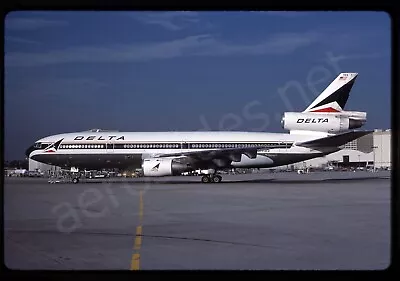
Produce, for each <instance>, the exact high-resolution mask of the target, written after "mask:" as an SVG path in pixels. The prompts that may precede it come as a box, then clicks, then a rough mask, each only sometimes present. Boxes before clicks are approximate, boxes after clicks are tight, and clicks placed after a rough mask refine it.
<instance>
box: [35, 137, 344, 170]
mask: <svg viewBox="0 0 400 281" xmlns="http://www.w3.org/2000/svg"><path fill="white" fill-rule="evenodd" d="M320 137H322V136H321V135H320V134H319V135H318V134H317V135H297V134H287V133H286V134H284V133H259V132H233V131H232V132H229V131H228V132H217V131H215V132H213V131H211V132H90V131H89V132H88V131H85V132H76V133H66V134H59V135H53V136H49V137H45V138H42V139H40V140H38V141H37V142H36V143H35V145H33V146H32V147H30V148H29V149H28V151H27V155H28V156H29V157H30V158H32V159H34V160H37V161H39V162H43V163H47V164H52V165H57V166H63V167H79V168H86V169H91V168H97V169H98V168H108V167H110V168H139V167H140V166H141V164H142V161H143V159H146V158H151V157H152V156H154V155H160V154H169V153H180V152H190V151H203V150H210V149H216V150H217V149H221V148H242V147H257V146H260V147H261V146H262V147H264V146H267V148H265V149H262V150H260V151H259V153H258V155H257V157H256V158H249V157H247V156H245V155H243V157H241V159H240V160H239V161H233V162H232V163H231V166H232V167H242V168H246V167H259V168H263V167H273V166H279V165H285V164H290V163H295V162H298V161H303V160H306V159H310V158H314V157H319V156H322V155H321V154H326V153H331V152H333V151H336V150H335V149H333V150H329V151H320V150H312V149H309V148H304V147H297V146H296V145H295V143H296V142H298V141H306V140H311V139H316V138H320ZM52 144H53V147H52ZM54 144H56V147H54ZM49 146H50V147H49Z"/></svg>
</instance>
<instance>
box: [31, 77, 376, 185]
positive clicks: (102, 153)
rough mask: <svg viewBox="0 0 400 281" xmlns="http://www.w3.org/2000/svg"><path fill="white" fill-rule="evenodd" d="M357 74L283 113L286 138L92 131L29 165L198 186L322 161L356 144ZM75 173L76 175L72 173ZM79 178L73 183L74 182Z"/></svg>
mask: <svg viewBox="0 0 400 281" xmlns="http://www.w3.org/2000/svg"><path fill="white" fill-rule="evenodd" d="M357 76H358V73H340V74H339V75H338V76H337V77H336V78H335V79H334V80H333V81H332V82H331V83H330V84H329V85H328V86H327V87H326V88H325V89H324V91H322V92H321V94H320V95H319V96H318V97H317V98H316V99H315V100H314V101H313V102H312V103H311V104H310V105H309V106H308V107H307V108H306V109H305V110H303V111H302V112H284V114H283V117H282V119H281V125H282V127H283V129H285V130H288V131H289V133H266V132H241V131H192V132H175V131H169V132H119V131H113V130H101V129H92V130H88V131H81V132H72V133H63V134H57V135H52V136H47V137H44V138H41V139H39V140H37V141H36V142H35V143H34V144H33V145H32V146H30V147H29V148H28V149H27V150H26V155H27V157H28V158H30V159H33V160H35V161H38V162H42V163H45V164H49V165H55V166H59V167H63V168H65V167H67V168H71V171H72V169H74V170H77V171H78V170H79V169H81V170H82V169H88V170H99V169H106V168H120V169H142V171H143V176H145V177H162V176H176V175H181V174H182V173H185V172H192V171H197V172H198V173H199V174H200V176H201V182H203V183H219V182H221V181H222V177H221V175H220V174H218V172H221V171H223V170H227V169H232V168H271V167H277V166H283V165H288V164H293V163H297V162H302V161H305V160H309V159H313V158H317V157H323V156H326V155H328V154H331V153H334V152H337V151H339V150H341V149H342V148H343V145H344V144H346V143H347V142H350V141H352V140H354V139H357V138H360V137H362V136H364V135H367V134H370V133H372V131H358V130H355V129H358V128H361V127H362V126H363V125H364V124H365V122H366V118H367V114H366V112H358V111H345V110H344V107H345V105H346V102H347V100H348V98H349V94H350V91H351V89H352V87H353V84H354V82H355V80H356V78H357ZM78 174H79V173H78ZM79 177H80V176H79V175H77V176H74V178H73V180H72V182H73V183H78V182H79Z"/></svg>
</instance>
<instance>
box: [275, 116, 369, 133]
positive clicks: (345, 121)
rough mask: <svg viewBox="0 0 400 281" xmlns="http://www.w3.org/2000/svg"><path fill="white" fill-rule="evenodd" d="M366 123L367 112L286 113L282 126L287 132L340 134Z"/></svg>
mask: <svg viewBox="0 0 400 281" xmlns="http://www.w3.org/2000/svg"><path fill="white" fill-rule="evenodd" d="M365 122H366V113H365V112H354V111H353V112H352V111H342V112H340V113H334V114H332V113H300V112H285V113H284V115H283V117H282V120H281V125H282V128H284V129H285V130H304V131H317V132H327V133H338V132H343V131H347V130H351V129H357V128H360V127H362V126H363V125H364V124H365Z"/></svg>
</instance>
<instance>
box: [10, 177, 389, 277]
mask: <svg viewBox="0 0 400 281" xmlns="http://www.w3.org/2000/svg"><path fill="white" fill-rule="evenodd" d="M389 173H390V172H379V173H369V172H355V173H342V172H320V173H310V174H303V175H298V174H295V173H273V174H250V175H224V177H223V178H224V180H223V182H222V183H219V184H202V183H200V178H199V177H191V176H186V177H166V178H157V179H155V178H137V179H129V180H126V179H108V180H88V181H86V183H85V182H81V183H79V184H70V183H57V184H50V183H48V182H47V179H29V178H5V181H4V187H5V188H4V227H5V231H4V236H5V240H4V246H5V256H4V257H5V264H6V266H7V267H9V268H12V269H74V270H79V269H126V270H152V269H238V270H246V269H260V270H263V269H270V270H271V269H272V270H274V269H305V270H307V269H328V270H329V269H355V270H358V269H384V268H386V267H388V266H389V265H390V184H391V183H390V174H389ZM89 183H92V184H89Z"/></svg>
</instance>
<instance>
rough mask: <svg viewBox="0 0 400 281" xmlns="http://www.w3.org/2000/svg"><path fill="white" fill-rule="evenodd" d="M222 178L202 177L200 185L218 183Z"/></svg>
mask: <svg viewBox="0 0 400 281" xmlns="http://www.w3.org/2000/svg"><path fill="white" fill-rule="evenodd" d="M221 181H222V177H221V176H220V175H204V176H202V177H201V182H202V183H220V182H221Z"/></svg>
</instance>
